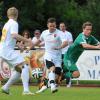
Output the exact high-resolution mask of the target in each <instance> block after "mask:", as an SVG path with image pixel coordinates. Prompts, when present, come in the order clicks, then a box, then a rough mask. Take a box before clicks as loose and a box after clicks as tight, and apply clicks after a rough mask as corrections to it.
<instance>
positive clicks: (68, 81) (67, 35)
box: [59, 22, 73, 87]
mask: <svg viewBox="0 0 100 100" xmlns="http://www.w3.org/2000/svg"><path fill="white" fill-rule="evenodd" d="M59 28H60V30H61V31H62V34H63V35H64V37H65V39H66V41H68V45H67V46H66V47H65V48H63V49H62V59H63V58H64V54H65V53H66V52H67V50H68V48H69V46H70V45H71V44H72V43H73V37H72V34H71V33H70V32H69V31H67V30H66V28H67V27H66V25H65V23H64V22H61V23H60V24H59ZM62 66H63V62H62ZM66 84H67V87H70V86H71V79H70V78H67V79H66Z"/></svg>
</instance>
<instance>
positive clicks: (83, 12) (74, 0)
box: [0, 0, 100, 39]
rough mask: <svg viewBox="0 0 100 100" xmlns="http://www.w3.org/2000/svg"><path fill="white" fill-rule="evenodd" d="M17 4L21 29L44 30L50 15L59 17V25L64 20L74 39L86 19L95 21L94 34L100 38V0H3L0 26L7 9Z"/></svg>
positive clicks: (0, 7)
mask: <svg viewBox="0 0 100 100" xmlns="http://www.w3.org/2000/svg"><path fill="white" fill-rule="evenodd" d="M12 6H15V7H16V8H17V9H18V10H19V18H18V23H19V27H20V28H19V30H20V31H22V30H23V29H29V30H30V31H31V32H33V31H34V30H35V29H40V30H41V31H43V30H44V29H46V28H47V27H46V22H47V19H48V18H49V17H55V18H56V19H57V27H58V26H59V23H60V22H61V21H64V22H65V23H66V24H67V26H68V30H69V31H70V32H72V34H73V36H74V39H75V38H76V36H77V35H78V34H79V33H80V32H81V31H82V28H81V27H82V24H83V23H84V22H85V21H91V22H92V23H93V34H94V35H95V36H96V37H97V38H98V39H100V36H99V35H100V1H99V0H20V1H19V0H1V1H0V26H2V25H3V24H4V23H5V22H6V21H7V17H6V11H7V9H8V8H9V7H12Z"/></svg>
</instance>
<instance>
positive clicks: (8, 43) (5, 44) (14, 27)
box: [0, 19, 18, 51]
mask: <svg viewBox="0 0 100 100" xmlns="http://www.w3.org/2000/svg"><path fill="white" fill-rule="evenodd" d="M14 33H17V34H18V23H17V22H16V21H14V20H13V19H9V20H8V22H7V23H6V24H5V25H4V27H3V30H2V37H1V41H0V49H2V50H5V49H6V50H7V51H8V50H9V49H14V47H15V45H16V39H14V38H12V37H11V34H14Z"/></svg>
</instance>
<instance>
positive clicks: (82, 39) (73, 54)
mask: <svg viewBox="0 0 100 100" xmlns="http://www.w3.org/2000/svg"><path fill="white" fill-rule="evenodd" d="M83 43H87V44H91V45H97V44H98V43H99V41H98V40H97V39H96V38H95V37H94V36H92V35H90V36H88V37H87V36H85V35H84V34H83V33H80V34H79V35H78V37H77V38H76V39H75V41H74V43H73V44H72V45H71V46H70V47H69V49H68V51H67V53H66V54H65V60H66V59H69V60H70V61H71V62H72V63H76V61H77V60H78V58H79V56H80V55H81V54H82V52H83V51H84V48H83V47H82V45H81V44H83Z"/></svg>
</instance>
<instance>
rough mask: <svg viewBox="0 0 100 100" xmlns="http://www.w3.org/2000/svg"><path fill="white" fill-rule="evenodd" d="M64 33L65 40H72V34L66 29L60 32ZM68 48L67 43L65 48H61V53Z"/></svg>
mask: <svg viewBox="0 0 100 100" xmlns="http://www.w3.org/2000/svg"><path fill="white" fill-rule="evenodd" d="M62 33H63V35H64V38H65V40H66V41H67V42H73V37H72V34H71V33H70V32H68V31H65V32H62ZM68 48H69V45H67V46H66V47H65V48H62V54H65V52H67V50H68Z"/></svg>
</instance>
